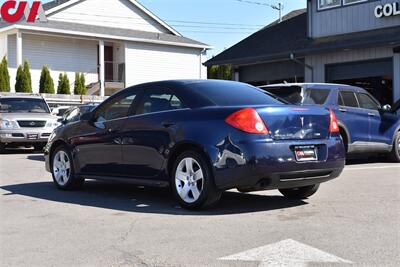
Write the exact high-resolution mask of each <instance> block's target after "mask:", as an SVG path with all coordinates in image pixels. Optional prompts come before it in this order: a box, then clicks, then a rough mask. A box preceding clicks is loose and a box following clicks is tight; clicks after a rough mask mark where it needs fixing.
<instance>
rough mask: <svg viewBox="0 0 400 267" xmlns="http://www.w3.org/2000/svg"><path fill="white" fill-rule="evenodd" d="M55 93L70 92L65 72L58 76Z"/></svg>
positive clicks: (67, 93)
mask: <svg viewBox="0 0 400 267" xmlns="http://www.w3.org/2000/svg"><path fill="white" fill-rule="evenodd" d="M57 94H62V95H70V94H71V88H70V85H69V79H68V76H67V74H66V73H64V74H62V73H60V76H59V78H58V87H57Z"/></svg>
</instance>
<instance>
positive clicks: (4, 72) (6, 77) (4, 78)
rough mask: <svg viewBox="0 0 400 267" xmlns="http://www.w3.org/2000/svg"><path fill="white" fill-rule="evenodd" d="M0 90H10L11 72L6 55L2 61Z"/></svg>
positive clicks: (0, 65)
mask: <svg viewBox="0 0 400 267" xmlns="http://www.w3.org/2000/svg"><path fill="white" fill-rule="evenodd" d="M0 92H10V74H9V73H8V62H7V58H6V57H3V60H2V61H1V63H0Z"/></svg>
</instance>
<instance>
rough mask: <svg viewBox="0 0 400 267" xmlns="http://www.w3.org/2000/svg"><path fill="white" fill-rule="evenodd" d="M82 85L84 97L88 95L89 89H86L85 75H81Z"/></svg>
mask: <svg viewBox="0 0 400 267" xmlns="http://www.w3.org/2000/svg"><path fill="white" fill-rule="evenodd" d="M81 84H82V95H86V94H87V88H86V81H85V74H83V73H81Z"/></svg>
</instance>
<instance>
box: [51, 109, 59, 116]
mask: <svg viewBox="0 0 400 267" xmlns="http://www.w3.org/2000/svg"><path fill="white" fill-rule="evenodd" d="M59 113H60V111H59V110H58V109H57V108H53V109H52V110H51V115H54V116H58V114H59Z"/></svg>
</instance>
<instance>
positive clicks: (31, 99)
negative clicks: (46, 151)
mask: <svg viewBox="0 0 400 267" xmlns="http://www.w3.org/2000/svg"><path fill="white" fill-rule="evenodd" d="M59 125H60V123H59V122H57V117H55V116H52V115H51V113H50V108H49V106H48V105H47V103H46V101H45V100H44V99H43V98H42V97H41V96H38V95H0V153H4V152H5V149H6V148H7V147H18V146H25V147H30V146H33V147H34V148H35V149H36V150H42V149H43V147H44V146H45V145H46V143H47V140H48V138H49V136H50V134H51V133H52V132H53V130H54V129H55V128H56V127H58V126H59Z"/></svg>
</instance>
